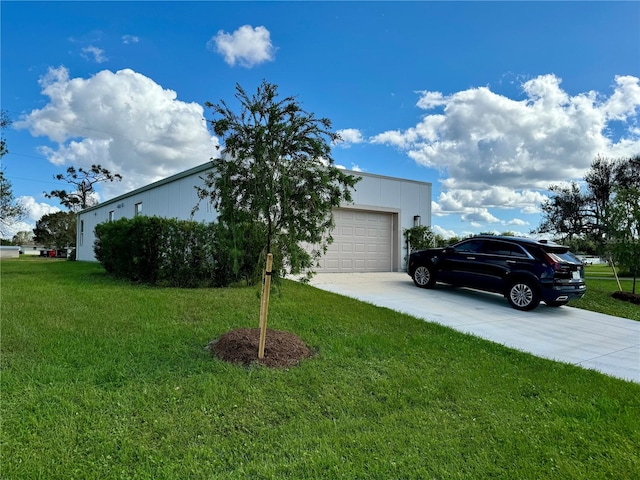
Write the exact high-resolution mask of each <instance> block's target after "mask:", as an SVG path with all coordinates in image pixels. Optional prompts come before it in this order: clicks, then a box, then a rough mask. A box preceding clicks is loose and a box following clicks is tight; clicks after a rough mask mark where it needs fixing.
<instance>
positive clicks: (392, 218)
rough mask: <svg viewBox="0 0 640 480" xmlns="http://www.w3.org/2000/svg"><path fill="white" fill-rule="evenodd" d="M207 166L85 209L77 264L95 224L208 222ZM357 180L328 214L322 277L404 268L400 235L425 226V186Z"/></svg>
mask: <svg viewBox="0 0 640 480" xmlns="http://www.w3.org/2000/svg"><path fill="white" fill-rule="evenodd" d="M210 168H211V163H206V164H204V165H200V166H198V167H194V168H192V169H190V170H187V171H185V172H182V173H179V174H177V175H173V176H171V177H169V178H166V179H164V180H160V181H158V182H155V183H152V184H150V185H147V186H145V187H142V188H138V189H136V190H134V191H132V192H130V193H127V194H125V195H121V196H119V197H116V198H113V199H111V200H108V201H106V202H104V203H100V204H98V205H96V206H94V207H90V208H87V209H85V210H83V211H81V212H80V213H79V214H78V228H77V239H76V258H77V260H81V261H82V260H84V261H95V260H96V258H95V255H94V250H93V246H94V241H95V227H96V225H98V224H100V223H103V222H109V221H113V220H118V219H121V218H132V217H134V216H137V215H149V216H158V217H164V218H177V219H183V220H187V219H192V220H195V221H203V222H213V221H215V220H216V219H217V216H218V215H217V212H216V211H215V210H214V209H213V207H212V206H211V204H210V203H208V202H206V201H203V202H202V203H201V204H200V208H199V210H198V211H196V212H195V213H194V214H193V217H192V216H191V215H192V210H193V208H194V206H195V205H196V204H197V203H198V196H197V192H196V189H195V187H196V186H203V183H204V182H203V180H202V177H204V176H205V175H206V173H207V171H208V170H209V169H210ZM348 173H350V174H352V175H355V176H359V177H362V180H360V182H358V183H357V184H356V187H355V189H354V191H353V195H352V196H353V202H351V203H344V204H342V205H340V207H339V208H336V209H334V211H333V215H334V222H335V229H334V230H333V232H332V236H333V238H334V242H333V243H332V244H331V245H330V246H329V250H328V252H327V253H326V255H325V256H324V257H323V258H322V260H321V266H320V268H319V269H318V271H323V272H389V271H398V270H401V269H403V268H404V265H403V262H404V260H403V259H404V257H405V254H406V251H405V250H406V246H405V244H404V241H403V237H402V232H403V230H404V229H406V228H410V227H413V226H416V225H427V226H429V225H430V224H431V184H430V183H427V182H419V181H415V180H407V179H402V178H395V177H387V176H382V175H374V174H370V173H363V172H348Z"/></svg>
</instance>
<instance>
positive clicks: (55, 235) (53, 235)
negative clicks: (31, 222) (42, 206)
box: [33, 212, 76, 248]
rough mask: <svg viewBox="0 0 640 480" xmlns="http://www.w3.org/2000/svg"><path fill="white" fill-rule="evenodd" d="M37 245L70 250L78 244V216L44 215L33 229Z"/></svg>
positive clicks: (65, 214)
mask: <svg viewBox="0 0 640 480" xmlns="http://www.w3.org/2000/svg"><path fill="white" fill-rule="evenodd" d="M33 233H34V240H35V241H36V243H39V244H41V245H46V246H48V247H54V248H69V247H73V246H75V244H76V214H75V213H73V212H56V213H49V214H47V215H44V216H43V217H42V218H41V219H40V220H38V221H37V222H36V228H34V229H33Z"/></svg>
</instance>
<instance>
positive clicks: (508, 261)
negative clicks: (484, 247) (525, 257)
mask: <svg viewBox="0 0 640 480" xmlns="http://www.w3.org/2000/svg"><path fill="white" fill-rule="evenodd" d="M507 263H518V262H516V261H515V260H507Z"/></svg>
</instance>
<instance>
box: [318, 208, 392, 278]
mask: <svg viewBox="0 0 640 480" xmlns="http://www.w3.org/2000/svg"><path fill="white" fill-rule="evenodd" d="M333 219H334V222H335V225H336V226H335V228H334V230H333V232H332V236H333V243H332V244H331V245H329V249H328V251H327V253H326V255H325V256H324V257H323V259H322V260H321V261H320V269H319V270H318V271H322V272H390V271H391V265H392V258H391V255H392V244H393V242H392V227H393V215H392V214H389V213H379V212H364V211H359V210H346V209H336V210H334V211H333Z"/></svg>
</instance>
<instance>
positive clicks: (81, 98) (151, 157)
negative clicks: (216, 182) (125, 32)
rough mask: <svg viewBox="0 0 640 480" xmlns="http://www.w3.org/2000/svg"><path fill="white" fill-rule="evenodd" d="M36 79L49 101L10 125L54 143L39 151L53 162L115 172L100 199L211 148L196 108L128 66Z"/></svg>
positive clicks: (180, 167) (209, 153) (206, 155)
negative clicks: (84, 74)
mask: <svg viewBox="0 0 640 480" xmlns="http://www.w3.org/2000/svg"><path fill="white" fill-rule="evenodd" d="M40 85H41V87H42V94H43V95H45V96H46V97H48V103H47V104H46V105H45V106H44V107H43V108H41V109H37V110H33V111H32V112H30V113H29V114H27V115H26V116H24V117H23V118H22V119H21V120H20V121H17V122H15V126H16V127H17V128H28V129H29V131H30V133H31V134H32V135H33V136H45V137H47V138H49V139H50V140H51V141H53V142H55V143H56V144H57V145H56V146H55V147H54V148H52V147H42V148H41V149H40V151H41V153H42V154H43V155H45V156H46V157H47V158H48V159H49V161H51V162H52V163H54V164H56V165H60V166H68V165H73V166H75V167H85V168H90V167H91V165H92V164H100V165H101V166H102V167H104V168H106V169H108V170H110V171H111V172H112V173H119V174H120V175H122V177H123V180H122V182H113V183H105V184H103V185H102V195H101V197H102V198H104V199H108V198H112V197H113V196H116V195H119V194H122V193H125V192H128V191H130V190H132V189H134V188H138V187H140V186H143V185H146V184H148V183H151V182H154V181H157V180H160V179H162V178H165V177H167V176H170V175H173V174H175V173H178V172H181V171H184V170H186V169H188V168H191V167H193V166H196V165H200V164H203V163H205V162H206V161H208V160H209V159H210V158H211V157H213V156H215V155H217V153H216V148H215V147H216V146H217V145H218V140H217V138H215V137H212V136H211V134H210V133H209V131H208V130H207V125H206V122H205V120H204V110H203V107H202V106H201V105H198V104H197V103H187V102H183V101H180V100H178V98H177V95H176V92H174V91H172V90H168V89H164V88H162V87H161V86H160V85H158V84H157V83H155V82H154V81H153V80H151V79H150V78H148V77H145V76H144V75H142V74H140V73H137V72H134V71H133V70H130V69H125V70H120V71H117V72H111V71H109V70H103V71H101V72H98V73H97V74H95V75H94V76H92V77H90V78H86V79H85V78H70V77H69V72H68V71H67V69H66V68H64V67H60V68H52V69H50V70H49V72H48V73H47V75H45V76H44V77H42V78H41V80H40Z"/></svg>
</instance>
